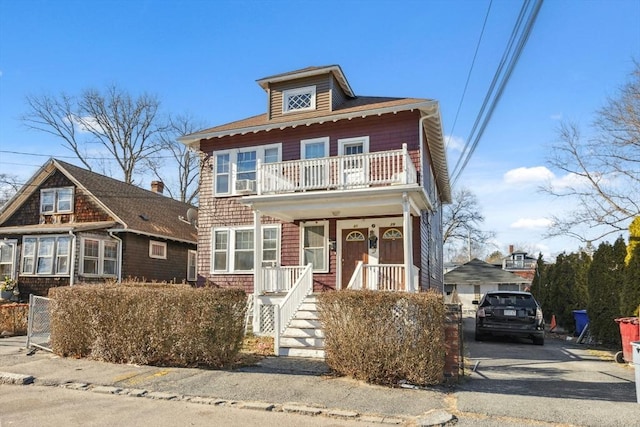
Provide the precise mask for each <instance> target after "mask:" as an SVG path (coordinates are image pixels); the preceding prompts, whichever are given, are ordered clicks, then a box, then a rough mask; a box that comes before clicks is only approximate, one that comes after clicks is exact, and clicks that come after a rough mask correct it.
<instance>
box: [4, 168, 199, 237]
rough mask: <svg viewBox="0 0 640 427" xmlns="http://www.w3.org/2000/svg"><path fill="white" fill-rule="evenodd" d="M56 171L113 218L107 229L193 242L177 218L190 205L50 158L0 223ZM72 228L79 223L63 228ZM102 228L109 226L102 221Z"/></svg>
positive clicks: (193, 230) (194, 234)
mask: <svg viewBox="0 0 640 427" xmlns="http://www.w3.org/2000/svg"><path fill="white" fill-rule="evenodd" d="M56 170H58V171H60V172H61V173H62V174H64V175H65V176H66V177H67V178H68V179H69V180H70V181H72V182H73V183H74V184H75V185H76V186H77V187H78V188H80V189H82V190H83V191H84V192H85V193H86V194H87V195H88V196H89V197H91V198H92V199H93V200H94V202H95V203H96V204H97V205H99V206H101V207H102V208H103V209H104V210H105V211H106V212H108V213H109V214H110V215H111V216H112V217H113V218H114V219H115V224H114V223H111V224H110V225H111V230H113V231H120V232H132V233H138V234H144V235H148V236H152V237H158V238H165V239H170V240H176V241H182V242H188V243H196V242H197V230H196V228H195V227H194V226H193V225H191V224H189V223H188V222H185V221H183V220H181V219H180V218H181V217H186V216H187V211H188V210H189V209H195V207H194V206H192V205H189V204H187V203H182V202H179V201H177V200H173V199H171V198H169V197H165V196H163V195H161V194H158V193H154V192H153V191H149V190H145V189H142V188H140V187H137V186H135V185H131V184H127V183H125V182H122V181H118V180H117V179H113V178H110V177H108V176H104V175H100V174H97V173H95V172H91V171H88V170H86V169H83V168H81V167H78V166H75V165H72V164H70V163H66V162H63V161H61V160H57V159H51V160H49V161H48V162H47V163H45V164H44V165H43V166H42V167H41V168H40V169H39V170H38V171H37V172H36V174H35V175H34V176H33V177H31V179H30V180H29V181H28V182H27V183H26V184H25V185H24V186H23V187H22V188H21V189H20V191H18V193H17V194H16V195H15V196H14V197H13V198H12V199H11V200H10V201H9V202H8V203H7V204H6V205H5V208H4V209H3V211H2V212H0V224H2V223H4V222H5V221H6V220H7V219H8V218H9V217H10V216H11V215H12V214H13V213H14V212H15V211H16V210H17V209H18V208H19V207H20V206H21V205H22V204H23V203H24V202H25V201H26V200H27V199H28V198H29V197H30V196H31V195H32V194H33V193H34V192H36V191H39V189H40V185H42V183H43V182H44V181H45V180H46V179H47V178H48V177H50V176H51V175H52V174H53V173H54V172H55V171H56ZM92 224H95V223H92ZM76 225H77V226H81V224H65V225H64V226H70V227H71V226H76ZM104 225H109V223H107V222H105V223H104ZM61 226H63V225H62V224H59V225H58V227H61ZM10 228H19V227H10ZM36 228H37V227H36ZM5 229H9V227H6V228H0V230H2V231H5ZM76 229H77V227H76Z"/></svg>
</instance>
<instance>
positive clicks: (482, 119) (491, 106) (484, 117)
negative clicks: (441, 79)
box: [451, 0, 543, 185]
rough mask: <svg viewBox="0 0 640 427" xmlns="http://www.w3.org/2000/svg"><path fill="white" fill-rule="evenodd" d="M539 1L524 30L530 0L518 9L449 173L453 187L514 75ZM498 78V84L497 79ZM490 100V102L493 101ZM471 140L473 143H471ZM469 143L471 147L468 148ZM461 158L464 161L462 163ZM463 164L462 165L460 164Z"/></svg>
mask: <svg viewBox="0 0 640 427" xmlns="http://www.w3.org/2000/svg"><path fill="white" fill-rule="evenodd" d="M542 2H543V0H536V3H535V5H534V6H533V8H532V10H531V11H530V12H529V14H528V18H527V19H526V23H525V24H524V29H522V30H520V28H521V26H522V25H523V20H524V17H525V15H526V11H527V10H528V9H529V5H530V3H531V1H530V0H525V1H524V3H523V5H522V8H521V9H520V13H519V15H518V19H517V21H516V24H515V25H514V28H513V31H512V32H511V36H510V39H509V42H508V44H507V48H506V49H505V52H504V54H503V56H502V60H501V61H500V65H499V67H498V70H497V71H496V73H495V74H494V78H493V80H492V82H491V86H490V88H489V91H488V92H487V95H486V96H485V99H484V102H483V104H482V107H481V109H480V112H479V113H478V116H477V117H476V121H475V123H474V125H473V128H472V130H471V133H470V135H469V138H468V140H467V144H466V145H465V149H464V150H463V153H462V154H461V156H460V159H458V162H457V163H456V167H455V168H454V171H453V173H452V180H451V182H452V185H455V183H456V182H457V180H458V179H459V178H460V176H461V174H462V172H463V171H464V169H465V167H466V166H467V164H468V163H469V160H470V159H471V156H472V155H473V153H474V152H475V149H476V148H477V146H478V143H479V141H480V139H481V138H482V135H483V133H484V130H485V129H486V127H487V125H488V123H489V121H490V119H491V116H492V115H493V112H494V110H495V107H496V106H497V104H498V102H499V101H500V98H501V96H502V94H503V92H504V89H505V87H506V85H507V83H508V81H509V78H510V77H511V74H512V73H513V70H514V68H515V66H516V64H517V63H518V60H519V58H520V55H521V54H522V51H523V50H524V46H525V45H526V43H527V41H528V39H529V36H530V34H531V30H532V29H533V26H534V24H535V21H536V18H537V16H538V13H539V11H540V8H541V7H542ZM518 33H521V34H520V37H519V38H518V41H517V43H516V35H517V34H518ZM514 43H516V48H515V50H514V51H513V52H512V51H511V50H512V48H513V45H514ZM508 58H510V59H509V60H508V64H507V59H508ZM505 64H506V67H507V68H506V71H505V73H504V75H502V77H500V76H501V74H502V70H503V68H504V67H505ZM499 79H500V81H499V83H498V80H499ZM496 84H497V85H498V86H497V87H498V89H497V91H496V93H495V94H493V91H494V89H495V87H496ZM492 97H493V99H492ZM487 108H488V110H487V113H486V114H485V109H487ZM476 129H479V130H478V132H477V133H476ZM471 141H473V142H471ZM469 144H470V145H469ZM463 158H464V160H462V159H463ZM461 161H462V163H460V162H461ZM459 165H461V166H460V167H458V166H459Z"/></svg>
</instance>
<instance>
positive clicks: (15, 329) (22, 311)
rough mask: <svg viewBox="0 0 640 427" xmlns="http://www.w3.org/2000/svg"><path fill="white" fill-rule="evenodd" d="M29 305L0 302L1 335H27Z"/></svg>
mask: <svg viewBox="0 0 640 427" xmlns="http://www.w3.org/2000/svg"><path fill="white" fill-rule="evenodd" d="M28 314H29V304H17V303H2V302H0V333H5V332H6V333H9V334H11V335H26V334H27V316H28Z"/></svg>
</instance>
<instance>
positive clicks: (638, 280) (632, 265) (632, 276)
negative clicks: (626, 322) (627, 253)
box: [620, 245, 640, 316]
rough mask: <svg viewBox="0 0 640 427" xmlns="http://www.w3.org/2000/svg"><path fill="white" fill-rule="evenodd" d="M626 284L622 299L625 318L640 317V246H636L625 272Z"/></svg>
mask: <svg viewBox="0 0 640 427" xmlns="http://www.w3.org/2000/svg"><path fill="white" fill-rule="evenodd" d="M625 273H626V274H625V283H624V288H623V290H622V296H621V298H620V302H621V303H620V313H621V314H622V315H623V316H632V315H633V316H639V315H640V313H638V306H640V245H635V247H634V248H633V252H632V253H631V257H630V258H629V262H628V263H627V267H626V271H625Z"/></svg>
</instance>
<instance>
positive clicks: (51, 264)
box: [21, 236, 71, 276]
mask: <svg viewBox="0 0 640 427" xmlns="http://www.w3.org/2000/svg"><path fill="white" fill-rule="evenodd" d="M70 253H71V237H69V236H46V237H30V236H27V237H25V238H24V240H23V244H22V270H21V273H22V274H25V275H46V276H67V275H69V262H70V260H69V254H70Z"/></svg>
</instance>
